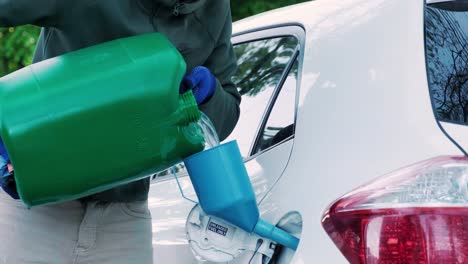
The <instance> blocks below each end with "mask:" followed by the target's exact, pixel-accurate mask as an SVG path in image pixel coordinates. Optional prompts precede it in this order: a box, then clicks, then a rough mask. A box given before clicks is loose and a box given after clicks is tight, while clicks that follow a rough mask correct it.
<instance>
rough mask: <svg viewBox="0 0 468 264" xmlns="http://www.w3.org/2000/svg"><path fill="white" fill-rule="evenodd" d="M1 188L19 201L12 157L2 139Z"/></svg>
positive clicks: (0, 144)
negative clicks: (11, 161)
mask: <svg viewBox="0 0 468 264" xmlns="http://www.w3.org/2000/svg"><path fill="white" fill-rule="evenodd" d="M0 186H1V187H2V189H3V190H4V191H5V192H6V193H8V194H9V195H10V196H11V197H12V198H13V199H19V195H18V191H17V190H16V182H15V177H14V176H13V167H12V166H11V163H10V157H9V156H8V152H7V151H6V148H5V146H4V145H3V141H2V139H1V138H0Z"/></svg>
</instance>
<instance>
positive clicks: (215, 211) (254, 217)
mask: <svg viewBox="0 0 468 264" xmlns="http://www.w3.org/2000/svg"><path fill="white" fill-rule="evenodd" d="M184 162H185V166H186V167H187V171H188V173H189V176H190V179H191V180H192V184H193V187H194V189H195V192H196V193H197V196H198V201H199V203H200V206H201V208H202V209H203V211H204V212H205V213H206V214H208V215H212V216H215V217H218V218H221V219H223V220H225V221H228V222H230V223H231V224H233V225H236V226H238V227H240V228H242V229H243V230H245V231H247V232H249V233H256V234H258V235H260V236H262V237H265V238H268V239H271V240H273V241H275V242H278V243H279V244H281V245H283V246H286V247H289V248H291V249H294V250H295V249H296V248H297V245H298V244H299V239H297V238H296V237H294V236H293V235H291V234H289V233H287V232H285V231H283V230H281V229H279V228H277V227H276V226H274V225H272V224H270V223H268V222H266V221H264V220H262V219H260V214H259V211H258V206H257V201H256V199H255V193H254V191H253V188H252V184H251V183H250V179H249V176H248V174H247V170H246V168H245V166H244V161H243V160H242V156H241V154H240V151H239V147H238V145H237V142H236V141H231V142H229V143H226V144H223V145H220V146H217V147H214V148H212V149H209V150H206V151H203V152H200V153H197V154H195V155H193V156H190V157H188V158H187V159H185V160H184Z"/></svg>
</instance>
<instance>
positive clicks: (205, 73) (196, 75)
mask: <svg viewBox="0 0 468 264" xmlns="http://www.w3.org/2000/svg"><path fill="white" fill-rule="evenodd" d="M188 90H192V92H193V95H194V96H195V100H196V101H197V104H198V105H200V104H203V103H205V102H206V101H208V100H209V99H210V98H211V96H213V94H214V92H215V90H216V78H215V77H214V75H213V74H212V73H211V72H210V70H208V68H206V67H203V66H198V67H195V68H193V70H192V71H191V72H190V73H189V74H187V75H185V77H184V79H183V80H182V83H181V84H180V89H179V92H180V93H185V92H187V91H188Z"/></svg>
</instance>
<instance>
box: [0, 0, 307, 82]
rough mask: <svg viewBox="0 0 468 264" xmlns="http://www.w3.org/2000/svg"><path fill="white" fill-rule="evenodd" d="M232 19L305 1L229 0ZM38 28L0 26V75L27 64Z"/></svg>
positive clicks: (29, 26)
mask: <svg viewBox="0 0 468 264" xmlns="http://www.w3.org/2000/svg"><path fill="white" fill-rule="evenodd" d="M230 1H231V8H232V16H233V20H234V21H236V20H239V19H242V18H244V17H248V16H251V15H254V14H258V13H261V12H264V11H267V10H271V9H275V8H279V7H283V6H287V5H291V4H296V3H300V2H306V1H305V0H275V1H268V0H230ZM39 32H40V29H39V28H38V27H35V26H31V25H27V26H21V27H16V28H0V77H1V76H3V75H5V74H8V73H10V72H13V71H15V70H17V69H20V68H22V67H24V66H27V65H29V64H30V63H31V61H32V56H33V53H34V49H35V45H36V41H37V37H38V36H39Z"/></svg>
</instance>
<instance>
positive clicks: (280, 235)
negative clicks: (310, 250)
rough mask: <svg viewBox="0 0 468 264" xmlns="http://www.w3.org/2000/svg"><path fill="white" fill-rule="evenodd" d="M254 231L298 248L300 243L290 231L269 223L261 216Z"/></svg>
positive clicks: (286, 245)
mask: <svg viewBox="0 0 468 264" xmlns="http://www.w3.org/2000/svg"><path fill="white" fill-rule="evenodd" d="M254 233H255V234H257V235H259V236H262V237H265V238H269V239H271V240H273V241H275V242H278V243H279V244H281V245H283V246H285V247H288V248H290V249H293V250H296V249H297V246H298V245H299V239H298V238H297V237H295V236H293V235H291V234H289V233H288V232H286V231H284V230H282V229H280V228H278V227H276V226H274V225H272V224H270V223H268V222H267V221H265V220H263V219H261V218H259V219H258V223H257V225H256V226H255V229H254Z"/></svg>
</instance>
